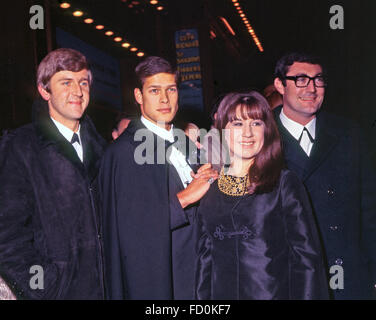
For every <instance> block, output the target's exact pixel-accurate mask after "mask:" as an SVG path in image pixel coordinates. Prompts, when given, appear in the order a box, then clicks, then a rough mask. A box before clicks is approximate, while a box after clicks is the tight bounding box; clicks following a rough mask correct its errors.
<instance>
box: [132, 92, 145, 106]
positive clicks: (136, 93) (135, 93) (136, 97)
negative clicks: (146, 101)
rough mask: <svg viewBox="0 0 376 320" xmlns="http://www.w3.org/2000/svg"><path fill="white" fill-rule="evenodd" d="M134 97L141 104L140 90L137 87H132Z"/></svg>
mask: <svg viewBox="0 0 376 320" xmlns="http://www.w3.org/2000/svg"><path fill="white" fill-rule="evenodd" d="M134 98H135V99H136V101H137V103H138V104H139V105H142V104H143V98H142V92H141V90H140V89H139V88H135V89H134Z"/></svg>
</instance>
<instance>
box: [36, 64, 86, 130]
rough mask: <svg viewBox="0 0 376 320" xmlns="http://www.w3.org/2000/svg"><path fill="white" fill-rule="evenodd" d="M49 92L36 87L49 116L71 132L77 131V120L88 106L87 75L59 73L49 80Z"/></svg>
mask: <svg viewBox="0 0 376 320" xmlns="http://www.w3.org/2000/svg"><path fill="white" fill-rule="evenodd" d="M49 87H50V91H47V90H46V89H44V88H42V87H41V86H38V90H39V92H40V94H41V96H42V97H43V99H44V100H46V101H47V102H48V108H49V113H50V116H51V117H52V118H53V119H55V120H56V121H58V122H60V123H61V124H63V125H65V126H66V127H68V128H69V129H71V130H72V131H77V129H78V125H79V120H80V119H81V117H82V115H83V113H84V112H85V110H86V108H87V106H88V104H89V94H90V86H89V73H88V71H87V70H86V69H83V70H81V71H79V72H73V71H67V70H64V71H59V72H57V73H55V74H54V75H53V76H52V77H51V80H50V85H49Z"/></svg>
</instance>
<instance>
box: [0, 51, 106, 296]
mask: <svg viewBox="0 0 376 320" xmlns="http://www.w3.org/2000/svg"><path fill="white" fill-rule="evenodd" d="M91 82H92V75H91V72H90V70H89V67H88V63H87V60H86V58H85V56H83V55H82V54H81V53H80V52H78V51H76V50H72V49H66V48H61V49H57V50H54V51H52V52H50V53H49V54H48V55H47V56H46V57H45V58H44V59H43V60H42V62H41V63H40V65H39V67H38V71H37V86H38V91H39V93H40V95H41V97H42V98H43V100H41V101H38V102H37V103H35V104H34V106H33V107H34V110H33V112H34V119H33V123H31V124H28V125H25V126H23V127H20V128H18V129H16V130H15V131H13V132H12V133H9V134H8V135H7V136H6V137H4V138H3V139H6V140H3V141H4V143H3V144H2V151H3V154H2V156H1V158H2V159H1V168H0V186H1V187H0V204H1V205H0V275H1V276H2V277H3V279H4V280H5V281H6V282H7V284H8V285H9V286H10V287H11V289H12V291H13V292H14V293H15V294H16V296H17V297H18V298H19V299H103V298H104V284H103V261H102V245H101V239H100V224H99V221H100V219H99V216H98V208H99V207H98V204H97V196H96V193H97V188H96V176H97V172H98V165H99V160H100V157H101V155H102V153H103V151H104V146H105V142H104V140H103V139H102V138H101V136H100V135H99V134H98V133H97V131H96V129H95V127H94V125H93V123H92V122H91V120H90V119H89V117H88V116H86V115H85V114H84V112H85V110H86V108H87V106H88V103H89V92H90V85H91ZM5 141H6V142H5Z"/></svg>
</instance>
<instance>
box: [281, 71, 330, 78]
mask: <svg viewBox="0 0 376 320" xmlns="http://www.w3.org/2000/svg"><path fill="white" fill-rule="evenodd" d="M322 75H323V72H319V73H317V74H316V75H314V77H320V76H322ZM302 76H305V77H309V75H308V74H306V73H298V74H296V75H295V76H290V77H302ZM288 77H289V76H288Z"/></svg>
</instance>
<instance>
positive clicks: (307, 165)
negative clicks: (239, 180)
mask: <svg viewBox="0 0 376 320" xmlns="http://www.w3.org/2000/svg"><path fill="white" fill-rule="evenodd" d="M274 85H275V87H276V89H277V90H278V92H279V93H280V94H282V96H283V105H282V107H278V108H276V109H275V111H274V112H275V117H276V121H277V124H278V126H279V130H280V134H281V138H282V143H283V149H284V154H285V158H286V162H287V166H288V168H289V169H290V170H293V171H295V172H296V173H297V174H298V175H299V177H300V178H301V179H302V181H303V182H304V184H305V186H306V189H307V191H308V193H309V196H310V199H311V203H312V207H313V209H314V213H315V218H316V221H317V225H318V228H319V230H320V234H321V240H322V244H323V247H324V249H325V250H324V252H325V254H326V259H327V264H328V281H329V284H330V288H331V289H332V291H333V297H334V298H335V299H371V298H372V296H373V295H374V294H375V291H376V290H375V284H376V197H375V196H374V190H375V189H376V188H375V187H376V179H375V172H374V168H373V167H372V165H371V163H370V159H369V157H368V155H369V149H368V148H369V147H368V146H367V145H366V143H365V141H364V140H365V139H364V136H363V135H362V133H361V131H360V128H359V127H358V126H356V125H355V124H354V123H352V122H351V121H349V120H346V119H344V118H340V117H338V116H334V115H331V114H329V113H327V112H325V111H321V107H322V105H323V101H324V96H325V88H326V85H327V82H326V77H325V70H324V68H323V64H322V63H321V62H320V60H319V58H318V57H315V56H313V55H310V54H305V53H296V52H295V53H290V54H287V55H285V56H283V57H282V58H281V59H280V60H279V61H278V62H277V66H276V69H275V81H274Z"/></svg>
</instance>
